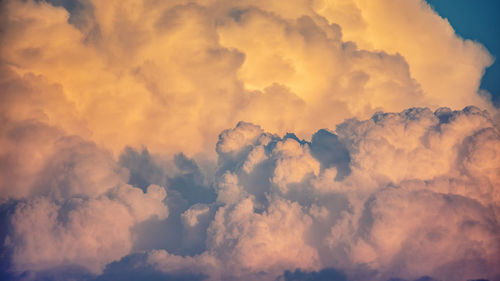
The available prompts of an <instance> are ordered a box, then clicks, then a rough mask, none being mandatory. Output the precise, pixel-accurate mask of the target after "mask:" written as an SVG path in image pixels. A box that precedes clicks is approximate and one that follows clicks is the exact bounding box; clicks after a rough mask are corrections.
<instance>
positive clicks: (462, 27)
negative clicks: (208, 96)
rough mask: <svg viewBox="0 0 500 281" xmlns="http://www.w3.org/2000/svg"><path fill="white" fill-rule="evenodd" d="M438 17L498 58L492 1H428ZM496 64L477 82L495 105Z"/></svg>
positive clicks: (498, 8)
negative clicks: (490, 96) (479, 82)
mask: <svg viewBox="0 0 500 281" xmlns="http://www.w3.org/2000/svg"><path fill="white" fill-rule="evenodd" d="M427 3H429V4H431V5H432V7H433V8H434V10H436V11H437V12H438V13H439V15H440V16H442V17H444V18H446V19H448V21H449V22H450V24H451V25H452V26H453V29H454V30H455V32H456V33H457V34H458V35H459V36H461V37H463V38H468V39H472V40H475V41H478V42H480V43H481V44H483V45H484V46H485V47H486V48H487V49H488V51H489V52H490V53H491V54H492V55H493V56H494V57H495V58H498V56H499V53H500V29H498V28H497V26H500V18H499V17H498V14H499V13H500V2H498V1H495V0H478V1H470V0H458V1H443V0H428V1H427ZM498 77H500V63H499V62H498V59H496V60H495V62H494V63H493V65H491V66H490V67H488V68H487V69H486V72H485V74H484V76H483V79H482V80H481V87H480V88H481V89H485V90H487V91H488V92H489V93H490V94H491V95H492V99H493V101H494V103H495V105H497V107H498V105H499V102H500V79H498Z"/></svg>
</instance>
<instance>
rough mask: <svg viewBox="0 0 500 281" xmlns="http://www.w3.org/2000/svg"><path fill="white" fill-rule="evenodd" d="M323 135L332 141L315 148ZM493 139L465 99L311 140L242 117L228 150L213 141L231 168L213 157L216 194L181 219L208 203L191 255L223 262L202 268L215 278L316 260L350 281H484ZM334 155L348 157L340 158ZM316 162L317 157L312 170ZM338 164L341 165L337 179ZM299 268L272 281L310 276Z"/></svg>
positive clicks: (493, 200) (254, 276) (489, 252)
mask: <svg viewBox="0 0 500 281" xmlns="http://www.w3.org/2000/svg"><path fill="white" fill-rule="evenodd" d="M251 128H252V129H251ZM249 131H252V132H258V133H257V134H245V132H249ZM472 139H474V141H472ZM261 140H265V141H261ZM471 142H473V143H475V144H474V145H472V144H471ZM478 142H479V143H478ZM329 143H332V144H334V145H335V146H334V147H335V148H337V149H331V150H326V149H324V147H325V144H329ZM499 143H500V134H499V131H498V127H497V125H495V123H493V121H492V120H491V118H490V117H489V115H488V113H487V112H485V111H481V110H479V109H477V108H474V107H467V108H465V109H463V110H461V111H451V110H450V109H447V108H440V109H438V110H436V111H435V112H432V111H430V110H429V109H425V108H413V109H408V110H405V111H403V112H400V113H377V114H375V115H374V116H373V117H372V118H371V119H368V120H357V119H351V120H347V121H345V122H344V123H341V124H339V125H338V126H337V127H336V129H335V131H331V132H328V133H327V132H326V131H319V132H318V133H316V134H315V141H314V142H308V141H303V140H300V139H298V138H296V137H295V136H290V135H287V136H285V137H284V138H281V137H277V136H273V135H270V134H269V133H266V132H264V131H263V130H262V129H260V128H259V127H258V126H255V125H251V124H248V123H245V124H243V123H240V124H238V125H237V126H236V127H235V128H234V129H231V130H226V131H224V132H223V133H222V134H221V135H220V138H219V143H218V147H219V148H221V147H230V148H231V149H226V150H223V151H224V152H221V151H222V149H219V151H220V152H219V153H220V156H221V157H222V158H220V159H219V160H220V161H226V160H227V159H228V155H229V154H230V155H232V158H230V159H229V161H231V163H233V165H230V166H227V165H224V164H223V162H219V164H220V163H222V165H220V168H221V169H223V170H224V171H226V172H225V173H223V172H222V171H219V172H218V174H219V175H220V177H221V182H220V183H219V186H220V189H217V192H218V194H219V198H218V199H217V202H216V203H215V205H211V207H207V206H203V207H201V206H200V207H194V209H193V210H190V211H189V212H187V213H186V215H184V216H185V217H186V219H187V216H188V215H189V217H190V218H191V217H193V214H195V213H197V212H198V210H203V212H206V210H207V208H215V209H216V213H215V217H214V219H213V221H211V222H210V225H209V227H208V229H207V231H208V236H207V242H206V243H207V248H206V251H205V252H204V253H202V254H201V255H200V256H196V257H193V258H194V259H195V260H196V259H199V258H200V257H201V256H205V255H208V256H210V257H212V258H214V259H216V260H217V261H218V263H220V264H221V265H222V266H221V267H217V266H216V264H214V265H212V267H210V269H209V270H208V269H207V271H205V272H206V273H207V274H208V275H209V276H212V278H213V279H214V280H217V279H218V278H222V279H224V278H243V279H248V280H258V279H259V278H264V279H266V278H268V279H270V280H271V279H272V278H271V277H272V276H279V275H280V273H283V272H284V271H285V270H293V269H295V268H300V269H302V270H309V271H311V270H320V269H321V268H325V267H326V268H336V269H338V270H341V271H342V272H344V273H345V275H344V273H338V274H337V275H335V276H337V277H338V278H347V277H345V276H349V278H351V279H352V280H366V278H368V279H370V280H389V279H391V278H396V277H398V278H403V279H406V280H416V279H418V278H420V277H422V276H425V275H428V276H433V277H434V278H437V279H443V280H461V279H462V278H466V279H473V278H479V277H483V278H484V277H487V278H492V279H494V278H496V277H498V274H499V272H498V270H497V269H496V266H495V264H496V263H498V261H499V256H500V255H499V254H500V253H499V251H498V249H499V246H500V245H499V244H498V243H499V240H498V230H499V227H500V226H499V225H498V223H497V221H498V218H499V217H498V216H499V205H498V204H499V203H498V202H499V201H498V188H497V187H498V186H497V185H498V179H497V178H489V176H490V175H493V174H494V175H498V174H500V173H499V172H500V165H499V163H498V161H493V159H495V158H497V155H498V151H497V150H496V147H497V146H498V144H499ZM315 144H316V145H318V146H319V147H320V148H319V149H321V151H322V152H323V154H322V156H321V157H318V158H320V159H316V158H314V156H313V153H312V151H315V150H316V151H317V150H318V148H315ZM259 147H261V149H262V151H263V152H259V153H263V155H264V156H262V157H260V158H261V159H262V160H260V161H259V162H258V163H257V164H254V168H253V169H252V170H250V171H249V170H248V169H247V167H248V166H247V165H245V163H247V162H248V161H254V160H253V159H254V153H253V152H254V151H255V148H259ZM473 147H474V148H473ZM284 148H286V149H284ZM476 149H477V151H474V152H472V151H471V150H476ZM483 149H484V150H486V151H488V153H482V152H481V151H482V150H483ZM284 152H286V153H284ZM344 153H348V155H349V157H338V155H339V154H344ZM328 154H330V155H328ZM305 155H306V156H307V157H306V156H305ZM470 155H475V156H474V157H472V156H470ZM479 155H480V156H479ZM476 157H484V158H481V160H479V159H478V158H476ZM284 159H285V160H286V161H285V160H284ZM290 159H292V160H290ZM310 159H311V160H310ZM321 159H326V160H323V161H322V162H321V164H322V165H324V167H323V169H321V170H320V169H319V166H320V164H319V163H320V162H319V160H321ZM329 159H337V160H336V161H329ZM340 159H341V160H340ZM472 159H474V160H472ZM311 161H312V162H313V163H315V165H313V166H315V167H317V170H315V169H312V168H311V164H310V162H311ZM341 161H343V162H344V163H347V164H348V165H349V167H350V172H348V173H347V174H345V175H344V177H343V178H338V177H337V176H336V175H337V168H336V166H338V165H339V164H340V162H341ZM397 161H401V162H397ZM391 163H392V164H393V165H392V166H390V164H391ZM469 165H470V166H469ZM421 166H425V167H427V169H423V170H419V167H421ZM465 166H467V167H470V168H468V169H473V170H474V173H469V172H466V171H465V170H464V168H465ZM304 167H307V169H306V171H308V173H307V174H308V176H307V177H304V176H303V175H304V173H303V172H302V171H303V170H304ZM472 167H474V168H472ZM486 167H487V168H486ZM260 169H263V170H264V171H267V172H268V173H264V171H262V170H260ZM295 171H296V174H294V175H292V174H291V175H290V176H284V177H283V178H286V179H288V180H287V181H276V180H275V179H276V178H277V177H278V178H281V175H283V173H288V172H289V173H293V172H295ZM479 171H483V172H479ZM253 177H255V178H254V179H252V178H253ZM480 178H481V179H480ZM154 255H155V258H158V255H157V254H154ZM180 258H181V257H178V259H180ZM171 259H173V257H170V256H168V258H165V259H164V260H165V264H164V265H163V266H160V265H159V262H158V261H157V262H155V265H156V266H157V267H156V268H157V269H158V270H164V271H166V272H169V269H168V260H171ZM192 262H194V261H193V260H189V263H192ZM183 263H184V262H183ZM186 263H188V261H186ZM189 263H188V264H189ZM195 263H196V264H197V265H198V266H200V265H201V264H203V263H201V262H200V263H197V262H195ZM176 264H178V263H177V262H176ZM185 266H186V268H190V266H188V265H185ZM334 272H336V271H334ZM299 273H300V272H296V273H294V274H292V273H291V272H288V273H285V274H284V275H282V277H281V278H285V280H295V279H293V278H299V277H300V276H302V277H300V278H306V277H307V276H309V275H307V274H306V273H303V274H302V273H300V274H299ZM321 274H323V273H317V274H316V275H314V276H319V275H321ZM324 274H326V273H324ZM295 275H297V277H294V276H295ZM311 276H312V275H311ZM311 276H309V277H310V278H313V277H314V276H312V277H311ZM309 277H308V278H309ZM337 277H336V278H337ZM287 278H288V279H287ZM290 278H292V279H290ZM314 278H316V277H314ZM351 279H349V280H351ZM297 280H302V279H297ZM307 280H309V279H307ZM311 280H314V279H311ZM340 280H344V279H340Z"/></svg>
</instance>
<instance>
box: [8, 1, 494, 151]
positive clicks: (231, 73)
mask: <svg viewBox="0 0 500 281" xmlns="http://www.w3.org/2000/svg"><path fill="white" fill-rule="evenodd" d="M55 3H56V4H58V2H57V1H56V2H55ZM63 4H65V6H66V7H73V8H71V9H70V11H71V12H68V11H67V10H65V9H64V8H63V7H60V6H57V7H56V6H52V5H51V4H49V3H46V2H39V1H16V0H12V1H7V2H5V3H3V4H2V5H3V9H2V10H3V15H4V16H3V17H2V18H3V19H2V26H3V27H4V30H5V32H4V33H3V34H2V40H3V42H5V44H3V46H2V51H1V54H0V55H1V58H2V62H3V63H2V65H3V66H2V67H3V68H4V69H6V70H5V71H7V72H12V73H14V74H12V75H14V76H15V75H19V76H21V77H26V78H24V79H32V78H31V77H38V78H36V79H38V80H45V81H47V83H48V84H49V85H52V86H51V87H52V88H53V90H51V92H52V93H46V94H44V95H43V96H40V95H38V96H36V95H32V96H31V97H30V98H29V100H28V101H23V102H16V106H13V104H12V103H8V104H10V105H9V106H8V107H9V108H10V110H9V111H11V110H13V109H14V108H16V110H17V111H18V112H19V111H23V112H25V111H26V107H27V106H29V104H33V102H34V101H35V100H36V99H40V100H41V102H42V104H41V105H42V106H41V107H42V111H43V112H44V114H45V115H46V116H47V117H48V122H49V123H50V124H51V125H56V126H58V127H62V128H63V129H65V130H66V131H68V132H69V133H71V134H78V135H85V136H86V137H89V138H90V139H91V140H92V141H94V142H96V143H97V144H99V145H102V146H104V147H105V148H108V149H111V150H113V151H114V152H115V153H119V152H120V151H121V150H122V149H123V148H124V147H126V146H132V147H140V146H142V145H146V146H147V147H148V148H149V149H150V150H152V151H155V152H162V153H168V154H175V153H178V152H184V153H186V155H188V156H190V157H191V156H193V155H195V154H208V155H211V157H213V156H214V154H213V146H214V145H215V142H216V136H217V135H218V133H219V132H220V131H222V130H224V129H226V128H229V127H231V126H233V124H235V123H236V122H238V121H240V120H243V121H247V122H253V123H255V124H260V125H261V126H262V127H263V128H265V129H266V130H267V131H270V132H273V133H278V134H284V133H286V132H287V131H292V132H295V133H296V134H297V135H299V136H301V137H307V138H309V137H310V135H311V134H312V133H314V132H316V131H317V130H318V129H321V128H326V127H329V126H331V125H332V124H336V123H339V122H342V121H343V120H344V119H345V118H352V117H359V118H368V117H369V116H371V115H372V114H373V113H374V112H376V111H379V110H384V111H401V110H403V109H405V108H408V107H414V106H423V107H430V108H431V109H436V108H438V107H439V106H451V107H452V108H454V109H457V108H463V107H465V106H468V105H475V106H479V107H481V108H486V109H488V110H490V111H495V109H494V108H493V107H492V106H491V104H490V103H489V102H488V101H486V100H485V99H483V98H481V97H480V96H479V95H478V94H477V88H478V84H479V81H480V78H481V76H482V72H483V70H484V69H485V67H487V66H488V65H489V64H490V63H491V58H490V56H489V54H488V53H487V51H486V50H485V49H484V48H483V47H482V46H481V45H480V44H478V43H475V42H472V41H469V40H463V39H461V38H458V37H456V36H455V35H454V34H453V30H452V28H451V27H450V25H449V24H448V22H447V21H446V20H444V19H442V18H440V17H439V16H438V15H437V14H435V13H434V12H433V11H432V10H431V9H430V8H429V6H428V5H427V4H425V3H423V2H422V1H420V0H412V1H410V2H408V3H404V4H403V3H392V1H378V2H377V4H367V3H364V2H363V1H357V0H352V1H335V2H332V1H313V2H310V1H295V2H294V3H291V4H290V5H287V7H286V8H284V7H282V6H281V5H280V4H279V2H276V3H275V2H272V3H269V2H268V1H265V2H262V1H257V2H255V1H252V2H248V1H231V2H227V1H222V2H218V1H212V2H206V1H205V2H201V1H200V2H196V1H195V2H193V1H189V3H187V2H184V1H175V2H169V3H162V4H159V3H156V4H155V5H154V6H153V4H152V3H149V2H137V3H135V2H134V3H132V2H127V3H121V4H120V5H118V4H117V3H116V2H109V3H107V4H103V3H100V2H99V1H81V2H78V3H77V4H73V5H71V3H63ZM395 11H398V12H395ZM408 19H411V20H408ZM413 23H415V24H413ZM429 30H431V31H432V32H429ZM385 34H391V36H386V35H385ZM12 75H10V76H12ZM435 77H439V79H435ZM16 79H18V78H16ZM21 79H23V78H21ZM436 81H437V82H436ZM22 84H24V85H25V84H26V82H22ZM20 90H22V89H19V87H8V91H7V92H8V93H7V96H15V95H18V94H14V93H17V92H19V91H20ZM55 93H57V94H55ZM26 103H27V104H26ZM21 104H22V106H21ZM63 104H68V105H69V106H63ZM332 108H335V110H332ZM165 136H168V137H165ZM178 140H182V141H178Z"/></svg>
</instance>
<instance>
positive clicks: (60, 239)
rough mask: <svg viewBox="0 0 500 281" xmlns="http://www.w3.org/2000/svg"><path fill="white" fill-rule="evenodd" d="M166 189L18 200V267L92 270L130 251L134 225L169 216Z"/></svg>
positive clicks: (14, 226) (15, 244)
mask: <svg viewBox="0 0 500 281" xmlns="http://www.w3.org/2000/svg"><path fill="white" fill-rule="evenodd" d="M165 196H166V193H165V190H164V189H162V188H161V187H159V186H150V187H149V188H148V192H147V193H143V192H142V191H141V190H140V189H137V188H133V187H131V186H121V187H118V188H117V189H115V190H113V191H111V192H110V193H109V194H107V195H104V196H99V197H97V198H92V199H81V198H73V199H71V200H67V201H64V202H62V203H57V202H54V201H51V200H50V199H48V198H46V197H38V198H34V199H32V200H30V201H27V202H26V203H20V204H19V206H18V207H17V209H16V212H15V214H14V215H13V217H12V220H11V221H12V234H11V236H9V238H8V240H7V241H8V242H7V243H8V245H9V244H10V245H12V246H13V247H14V250H13V251H14V254H13V258H12V260H13V264H14V266H15V269H16V270H19V271H41V270H44V269H50V268H53V267H58V266H64V265H79V266H83V267H85V268H86V269H88V270H90V271H91V272H93V273H100V272H102V270H103V269H104V266H105V265H107V264H108V263H110V262H111V261H114V260H117V259H119V258H121V257H122V256H124V255H126V254H128V253H129V252H130V249H131V247H132V237H131V233H130V227H132V226H133V225H134V224H136V223H137V222H140V221H144V220H146V219H148V218H150V217H151V216H153V215H154V216H157V217H159V218H165V217H166V216H167V215H168V211H167V209H166V206H165V205H163V203H162V200H163V199H164V198H165Z"/></svg>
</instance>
